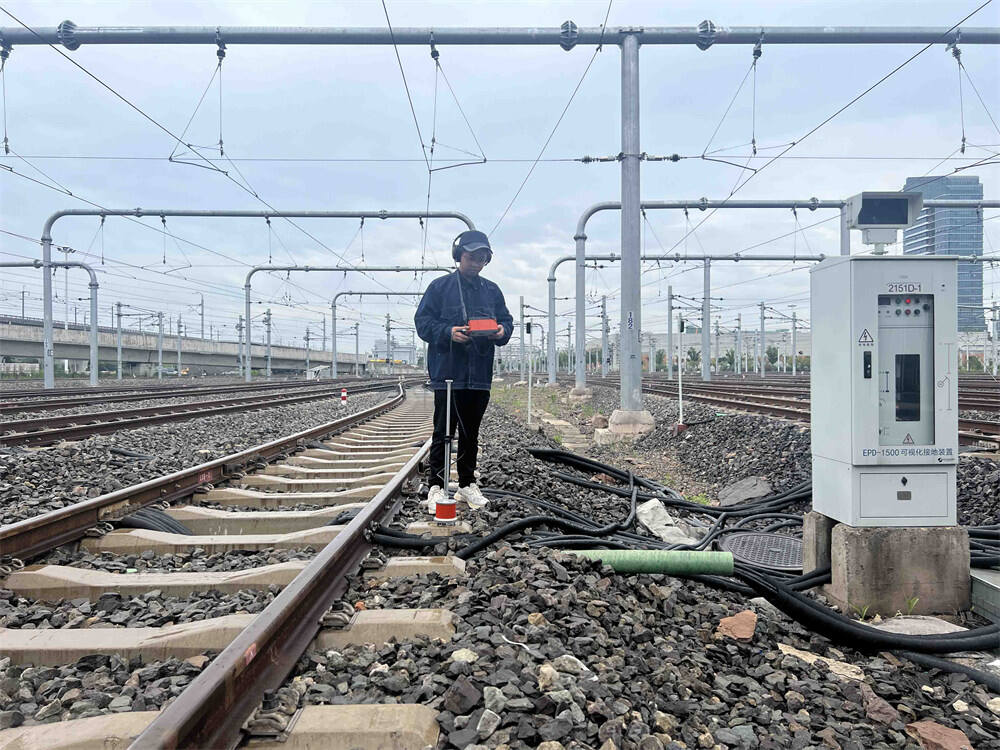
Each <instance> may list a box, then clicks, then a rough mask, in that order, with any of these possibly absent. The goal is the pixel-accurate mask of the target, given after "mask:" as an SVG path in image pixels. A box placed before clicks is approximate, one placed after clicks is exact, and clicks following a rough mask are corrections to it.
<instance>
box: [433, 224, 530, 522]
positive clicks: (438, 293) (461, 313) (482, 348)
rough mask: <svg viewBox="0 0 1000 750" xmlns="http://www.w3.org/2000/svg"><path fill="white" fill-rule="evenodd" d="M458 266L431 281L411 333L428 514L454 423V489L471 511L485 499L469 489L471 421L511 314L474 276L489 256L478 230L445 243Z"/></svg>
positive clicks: (475, 431)
mask: <svg viewBox="0 0 1000 750" xmlns="http://www.w3.org/2000/svg"><path fill="white" fill-rule="evenodd" d="M451 256H452V258H453V259H454V261H455V262H456V263H457V264H458V268H457V270H456V271H455V272H454V273H450V274H448V275H447V276H442V277H440V278H437V279H434V281H432V282H431V283H430V284H429V285H428V286H427V290H426V291H425V292H424V296H423V298H422V299H421V300H420V305H419V306H418V307H417V312H416V315H414V318H413V320H414V323H415V324H416V327H417V335H418V336H420V338H421V339H423V340H424V341H426V342H427V371H428V373H429V375H430V386H431V390H432V391H434V436H433V438H432V439H431V452H430V471H429V474H428V481H427V484H428V485H429V486H430V492H429V493H428V496H427V499H428V506H429V507H430V509H431V511H432V512H433V509H434V507H435V505H436V503H437V501H438V500H443V499H444V476H445V474H444V472H445V470H446V469H445V465H444V452H445V451H444V447H445V436H446V435H448V434H451V435H454V433H455V428H456V426H457V427H458V456H457V461H456V463H457V465H458V467H457V468H458V487H459V489H458V491H457V492H456V493H455V499H456V500H464V501H465V502H466V503H468V505H469V507H470V508H474V509H478V508H482V507H483V506H485V505H486V503H487V500H486V498H485V497H484V496H483V493H482V492H481V491H480V490H479V487H478V486H476V475H475V471H476V459H477V458H478V455H479V425H480V424H481V423H482V420H483V414H484V412H485V411H486V406H487V404H489V402H490V386H491V385H492V382H493V354H494V348H495V347H497V346H505V345H506V344H507V342H508V341H510V337H511V334H512V333H513V332H514V318H513V317H512V316H511V314H510V312H509V311H508V310H507V305H506V303H505V302H504V298H503V292H501V291H500V287H498V286H497V285H496V284H495V283H493V282H492V281H489V280H488V279H484V278H482V277H481V276H480V275H479V274H480V272H481V271H482V270H483V267H484V266H485V265H486V264H487V263H489V262H490V261H491V260H492V259H493V250H492V248H491V247H490V241H489V238H487V236H486V235H485V234H484V233H482V232H477V231H468V232H462V233H461V234H460V235H458V237H456V238H455V241H454V242H453V243H452V246H451ZM447 380H451V381H453V382H452V387H451V425H448V426H446V425H445V420H446V419H447V417H446V406H447V383H446V382H445V381H447Z"/></svg>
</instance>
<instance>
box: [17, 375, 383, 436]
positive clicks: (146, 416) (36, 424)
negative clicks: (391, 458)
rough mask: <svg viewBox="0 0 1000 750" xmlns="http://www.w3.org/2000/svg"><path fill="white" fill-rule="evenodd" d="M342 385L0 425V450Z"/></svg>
mask: <svg viewBox="0 0 1000 750" xmlns="http://www.w3.org/2000/svg"><path fill="white" fill-rule="evenodd" d="M397 383H398V381H390V380H385V381H375V382H372V381H368V382H366V383H365V384H364V385H360V386H358V385H355V384H354V383H352V384H351V390H352V392H353V393H369V392H371V391H376V390H382V389H385V388H391V387H393V386H395V385H396V384H397ZM344 385H346V383H345V384H342V383H333V384H332V385H331V384H327V385H324V386H320V387H318V388H309V389H305V390H304V391H303V390H299V389H296V392H295V393H293V394H292V395H277V394H275V393H273V392H272V391H273V389H267V390H265V391H264V392H262V393H258V394H256V395H251V396H237V397H233V398H224V399H212V400H210V401H193V402H186V403H180V404H170V405H164V406H151V407H144V408H139V409H122V410H115V411H102V412H88V413H83V414H71V415H64V416H47V417H40V418H38V419H19V420H13V421H7V422H0V447H12V446H18V445H24V446H43V445H51V444H53V443H57V442H59V441H63V440H80V439H82V438H86V437H90V436H91V435H102V434H108V433H111V432H117V431H119V430H128V429H133V428H136V427H146V426H149V425H154V424H162V423H164V422H176V421H181V420H187V419H195V418H197V417H207V416H212V415H215V414H224V413H227V412H231V411H246V410H250V409H263V408H269V407H272V406H286V405H289V404H297V403H302V402H304V401H314V400H317V399H323V398H332V397H336V396H339V395H340V392H341V389H342V388H343V387H344Z"/></svg>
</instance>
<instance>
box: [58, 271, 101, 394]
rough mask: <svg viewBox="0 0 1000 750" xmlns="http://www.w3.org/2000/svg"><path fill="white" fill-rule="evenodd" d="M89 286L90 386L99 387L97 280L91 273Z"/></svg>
mask: <svg viewBox="0 0 1000 750" xmlns="http://www.w3.org/2000/svg"><path fill="white" fill-rule="evenodd" d="M66 273H67V274H68V273H69V268H67V269H66ZM88 286H89V287H90V384H91V385H92V386H94V385H97V381H98V375H99V373H98V367H99V363H98V358H97V347H98V345H99V341H98V338H97V328H98V326H97V279H96V278H95V277H94V275H93V273H91V276H90V284H89V285H88Z"/></svg>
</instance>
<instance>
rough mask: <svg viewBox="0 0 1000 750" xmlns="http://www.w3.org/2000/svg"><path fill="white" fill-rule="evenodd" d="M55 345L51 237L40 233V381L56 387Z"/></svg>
mask: <svg viewBox="0 0 1000 750" xmlns="http://www.w3.org/2000/svg"><path fill="white" fill-rule="evenodd" d="M55 372H56V369H55V343H54V342H53V332H52V236H51V235H50V234H49V233H48V232H44V231H43V232H42V380H43V385H44V386H45V387H46V388H55V387H56V375H55Z"/></svg>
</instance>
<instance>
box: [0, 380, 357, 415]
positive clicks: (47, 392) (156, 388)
mask: <svg viewBox="0 0 1000 750" xmlns="http://www.w3.org/2000/svg"><path fill="white" fill-rule="evenodd" d="M192 380H197V379H196V378H192ZM337 380H338V382H339V381H341V380H345V381H347V380H353V381H362V380H370V378H359V377H356V376H354V375H344V376H342V377H340V378H337ZM189 382H191V381H189ZM315 382H316V381H315V380H305V379H303V378H294V379H287V380H271V381H270V382H269V383H257V384H255V385H254V384H251V385H250V386H249V387H247V386H246V385H245V384H244V382H243V381H242V380H239V381H237V380H233V381H232V382H229V383H206V384H204V385H186V386H178V385H177V383H176V381H174V382H169V383H162V384H161V383H150V384H148V385H121V386H106V387H105V386H98V387H97V388H38V389H26V390H7V391H0V399H12V400H9V401H8V400H3V401H0V407H3V406H7V405H10V404H15V403H22V402H23V403H29V404H30V403H42V402H43V399H44V398H45V397H47V396H50V397H52V398H53V400H54V401H58V400H59V397H60V396H66V397H67V398H68V397H70V396H91V397H93V398H98V399H99V398H100V397H102V396H104V395H112V396H113V395H114V394H118V393H120V394H124V395H128V394H132V393H141V392H143V391H148V392H150V393H160V392H164V391H177V392H178V393H187V392H189V391H190V392H192V393H194V392H196V391H199V390H204V389H207V388H247V390H248V391H249V390H252V389H254V388H263V387H266V386H277V385H287V386H297V385H302V384H303V383H315ZM32 399H35V401H32ZM91 400H93V399H91Z"/></svg>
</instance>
